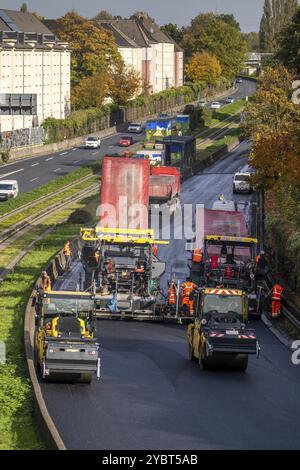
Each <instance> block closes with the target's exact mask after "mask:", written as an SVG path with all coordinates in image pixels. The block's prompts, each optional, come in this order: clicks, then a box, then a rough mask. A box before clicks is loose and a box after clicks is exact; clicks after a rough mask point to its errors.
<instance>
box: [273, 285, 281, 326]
mask: <svg viewBox="0 0 300 470" xmlns="http://www.w3.org/2000/svg"><path fill="white" fill-rule="evenodd" d="M282 293H283V287H282V286H281V285H280V284H279V282H276V284H275V285H274V286H273V288H272V317H273V318H277V317H278V315H279V314H280V311H281V297H282Z"/></svg>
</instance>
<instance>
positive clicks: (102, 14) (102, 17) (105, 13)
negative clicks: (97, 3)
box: [93, 10, 114, 20]
mask: <svg viewBox="0 0 300 470" xmlns="http://www.w3.org/2000/svg"><path fill="white" fill-rule="evenodd" d="M113 19H114V17H113V15H111V14H110V13H109V12H108V11H105V10H101V11H99V13H97V15H96V16H95V17H94V18H93V20H113Z"/></svg>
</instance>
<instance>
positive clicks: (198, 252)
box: [193, 248, 203, 263]
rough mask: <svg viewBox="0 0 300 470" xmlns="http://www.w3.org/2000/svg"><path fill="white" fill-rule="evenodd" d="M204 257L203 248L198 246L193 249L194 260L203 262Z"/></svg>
mask: <svg viewBox="0 0 300 470" xmlns="http://www.w3.org/2000/svg"><path fill="white" fill-rule="evenodd" d="M202 259H203V256H202V250H201V249H200V248H196V249H195V250H194V251H193V262H194V263H202Z"/></svg>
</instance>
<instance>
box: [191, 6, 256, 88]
mask: <svg viewBox="0 0 300 470" xmlns="http://www.w3.org/2000/svg"><path fill="white" fill-rule="evenodd" d="M182 46H183V47H184V49H185V53H186V57H187V58H189V57H191V56H192V55H193V54H194V53H195V52H209V53H210V54H213V55H215V56H216V57H217V58H218V60H219V62H220V64H221V68H222V74H223V76H224V77H225V78H227V79H229V80H232V78H233V77H234V76H235V75H236V74H237V73H238V72H239V71H240V70H241V68H242V66H243V64H244V62H245V59H246V56H245V54H246V51H247V45H246V42H245V40H244V38H243V36H242V33H241V32H240V31H239V30H238V29H237V27H236V26H234V25H232V24H231V22H227V21H224V19H222V17H221V16H220V15H215V14H214V13H203V14H200V15H198V16H196V17H195V18H194V19H192V21H191V26H189V27H188V28H186V30H185V34H184V37H183V40H182Z"/></svg>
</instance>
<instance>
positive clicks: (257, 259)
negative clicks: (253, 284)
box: [255, 255, 260, 266]
mask: <svg viewBox="0 0 300 470" xmlns="http://www.w3.org/2000/svg"><path fill="white" fill-rule="evenodd" d="M259 260H260V255H257V256H256V258H255V262H256V266H257V265H258V263H259Z"/></svg>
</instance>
